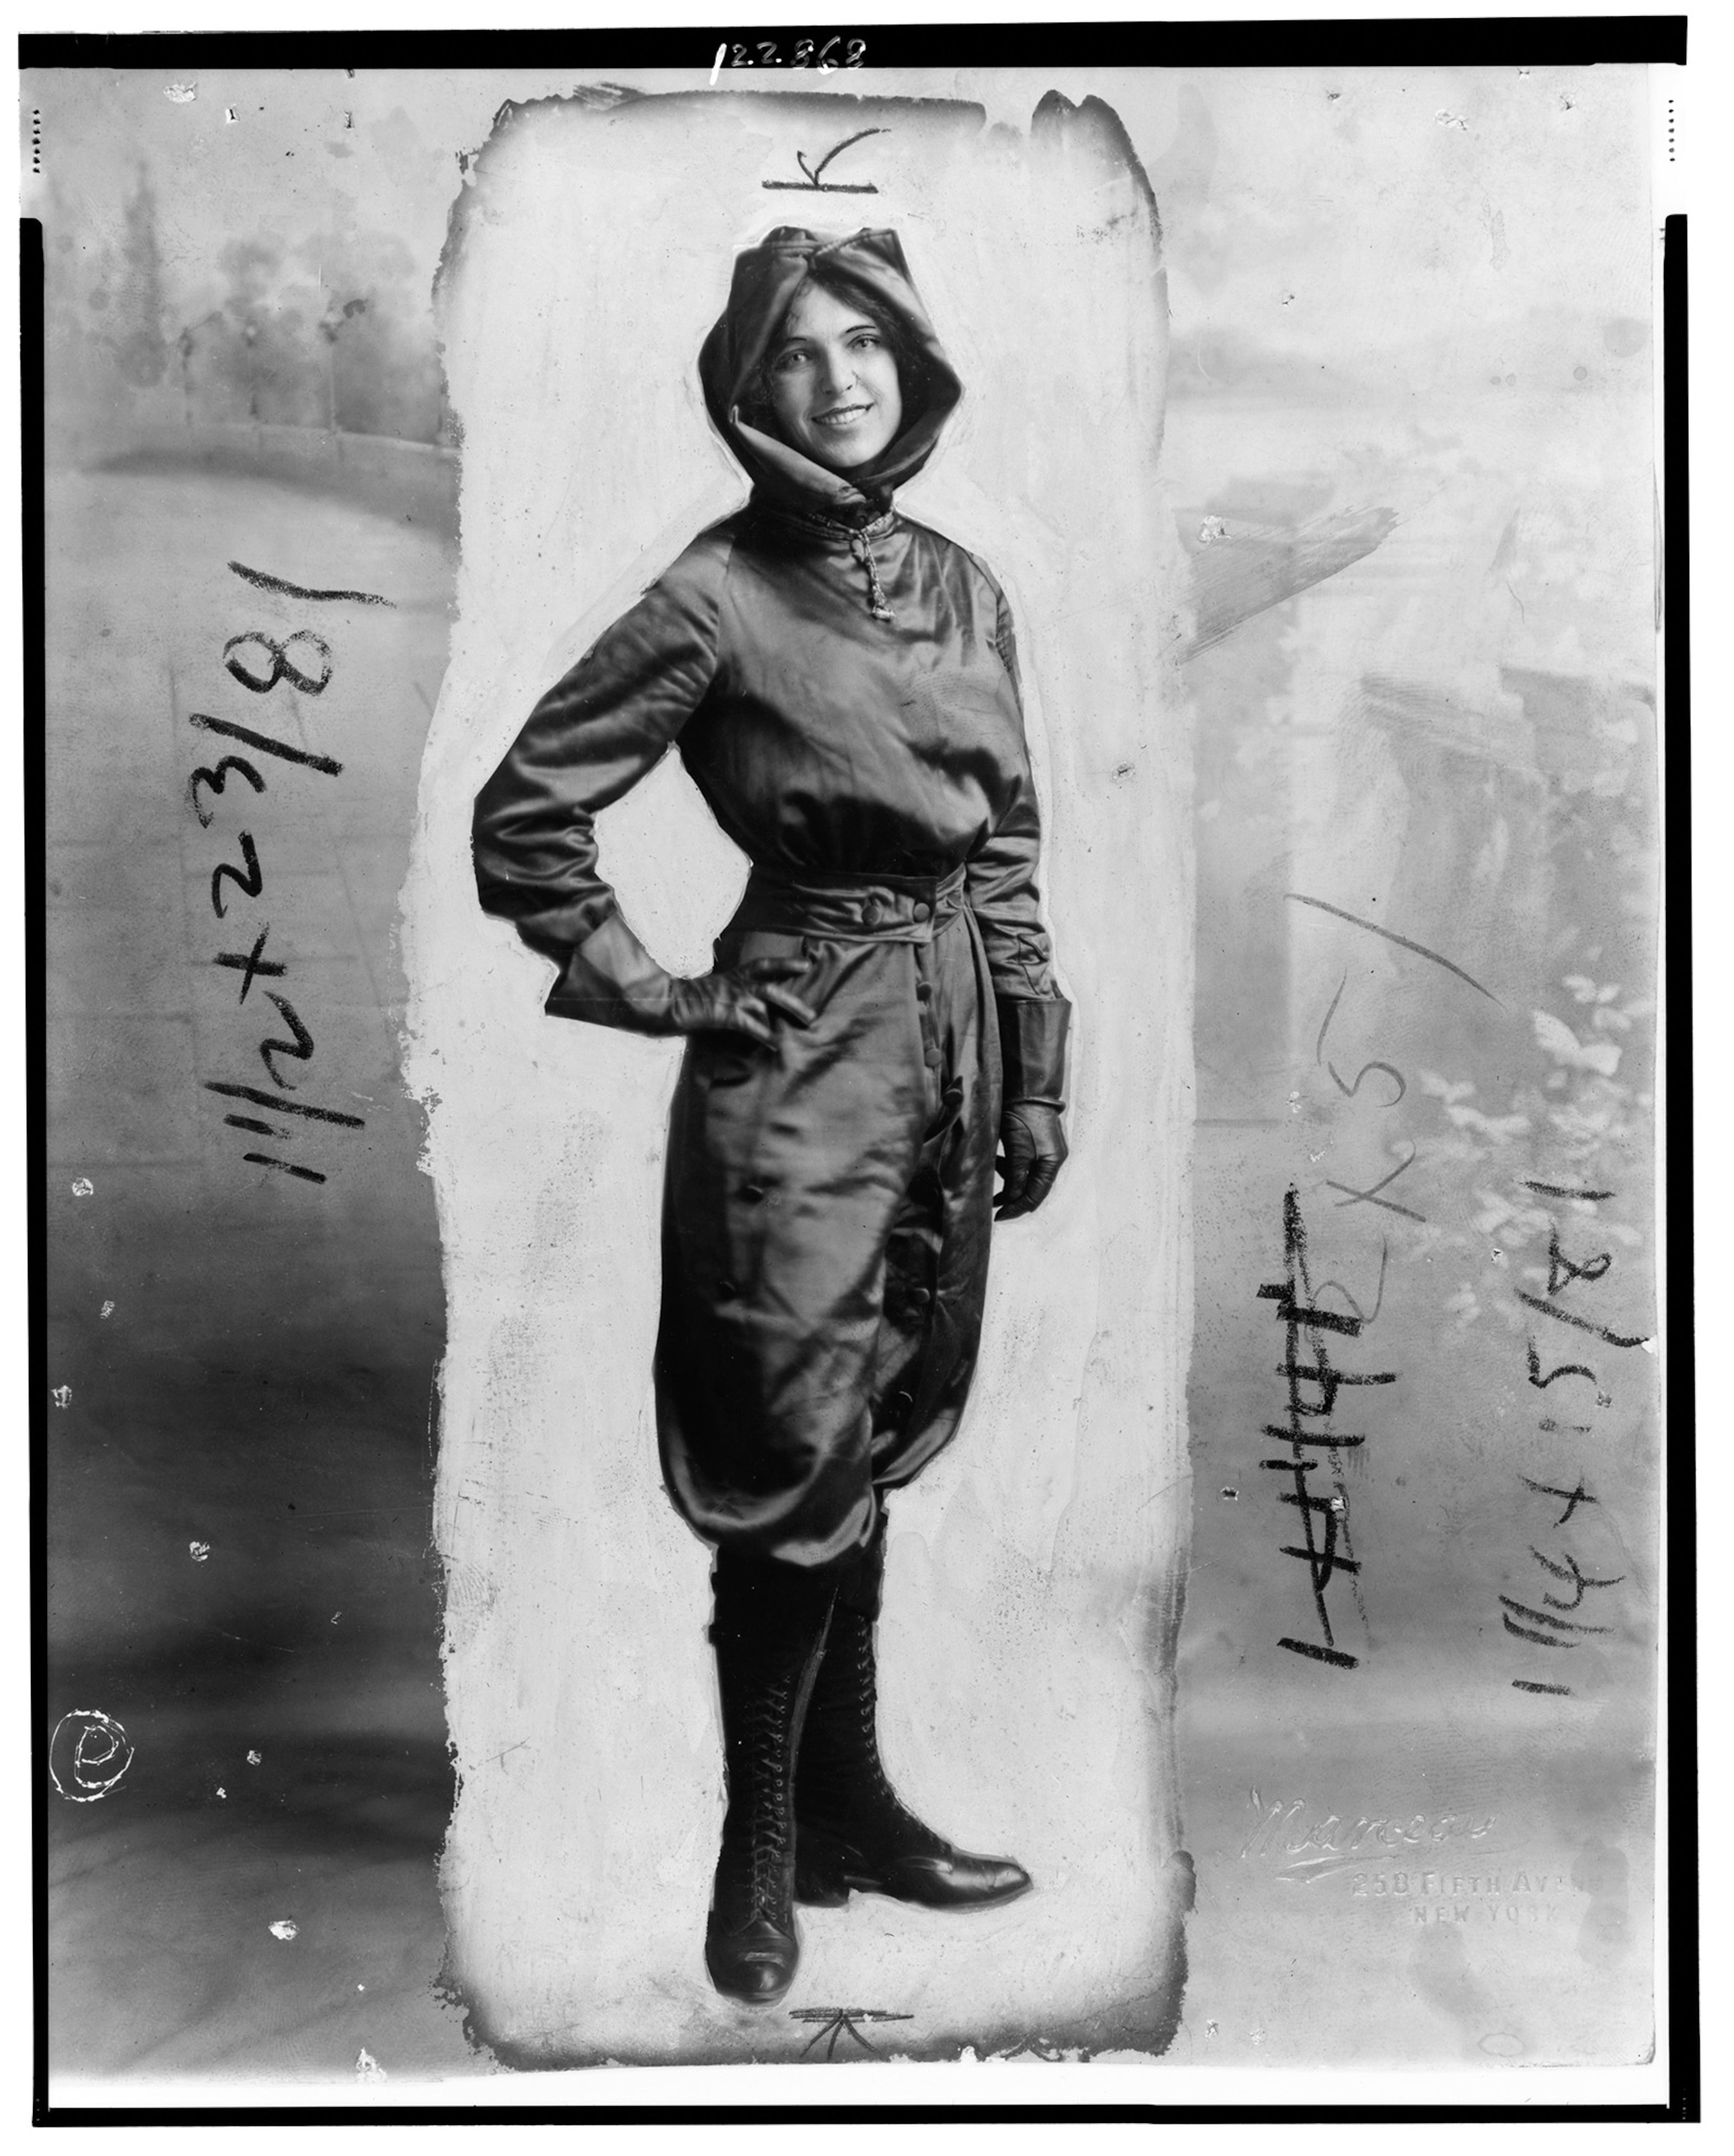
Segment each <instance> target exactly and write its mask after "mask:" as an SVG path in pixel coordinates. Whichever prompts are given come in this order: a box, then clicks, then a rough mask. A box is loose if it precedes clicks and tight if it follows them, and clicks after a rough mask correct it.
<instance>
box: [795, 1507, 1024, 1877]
mask: <svg viewBox="0 0 1734 2156" xmlns="http://www.w3.org/2000/svg"><path fill="white" fill-rule="evenodd" d="M883 1551H884V1540H883V1534H882V1532H881V1534H880V1536H879V1537H875V1542H874V1543H872V1544H870V1546H869V1548H868V1549H867V1550H866V1551H865V1552H864V1553H863V1556H862V1558H861V1560H860V1561H859V1563H858V1565H857V1568H856V1569H855V1571H854V1573H853V1575H851V1576H850V1577H849V1578H846V1579H845V1581H844V1584H843V1586H842V1588H841V1589H840V1591H839V1595H838V1599H837V1604H836V1607H835V1608H834V1610H833V1612H832V1614H831V1625H830V1630H829V1634H828V1635H827V1637H826V1641H825V1650H824V1655H823V1659H822V1661H821V1662H820V1665H819V1670H818V1678H817V1681H815V1683H814V1686H813V1697H812V1700H811V1702H809V1704H808V1710H807V1719H806V1723H805V1726H804V1727H803V1732H802V1737H801V1749H800V1757H799V1760H798V1764H797V1767H796V1771H795V1821H796V1827H795V1834H796V1848H795V1899H796V1900H797V1901H798V1902H807V1903H809V1904H811V1905H813V1906H814V1907H823V1908H836V1907H839V1906H840V1905H841V1904H842V1903H844V1902H847V1901H848V1899H849V1892H850V1889H851V1888H854V1889H856V1890H858V1891H859V1892H863V1893H868V1894H886V1895H889V1896H890V1897H891V1898H892V1899H893V1900H894V1901H898V1902H921V1903H922V1904H924V1905H925V1906H926V1907H928V1908H930V1909H979V1908H988V1907H993V1905H994V1904H996V1903H998V1902H1009V1901H1012V1900H1013V1899H1014V1898H1015V1897H1017V1896H1018V1895H1019V1894H1022V1893H1024V1892H1027V1891H1028V1889H1029V1885H1030V1877H1029V1873H1028V1872H1027V1871H1025V1870H1024V1869H1023V1866H1022V1865H1021V1864H1016V1863H1013V1861H1012V1859H1011V1858H1010V1857H1008V1856H974V1855H972V1853H971V1852H970V1851H967V1850H962V1849H957V1848H954V1847H953V1846H952V1844H951V1843H950V1842H948V1841H947V1840H946V1839H945V1837H944V1835H940V1834H936V1833H935V1831H934V1830H933V1829H932V1828H931V1827H930V1826H928V1825H926V1823H925V1822H924V1821H922V1820H919V1819H917V1818H916V1815H915V1814H914V1813H913V1812H912V1811H911V1810H910V1809H909V1808H908V1806H907V1805H906V1804H904V1803H903V1801H902V1799H900V1797H899V1796H898V1794H897V1793H896V1791H895V1789H893V1788H892V1787H891V1784H890V1780H889V1779H887V1777H886V1774H885V1768H884V1766H883V1764H882V1763H881V1762H880V1755H879V1738H878V1715H879V1684H878V1672H877V1667H876V1662H875V1654H874V1642H873V1630H874V1625H875V1620H876V1619H877V1617H878V1614H879V1590H880V1579H881V1577H882V1573H883V1563H884V1560H883Z"/></svg>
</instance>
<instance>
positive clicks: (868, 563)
mask: <svg viewBox="0 0 1734 2156" xmlns="http://www.w3.org/2000/svg"><path fill="white" fill-rule="evenodd" d="M849 552H850V553H851V554H853V555H854V557H855V559H856V560H857V561H858V562H859V563H860V565H861V567H863V568H864V570H865V571H866V572H867V611H868V612H869V613H870V614H871V615H872V616H873V619H875V621H895V620H896V619H897V617H896V615H895V614H894V613H892V611H891V609H890V606H889V605H888V604H887V603H886V600H885V586H884V585H883V584H882V583H880V580H879V564H878V562H875V560H874V558H873V547H872V542H870V540H869V538H868V536H867V534H866V533H865V532H864V531H851V532H850V533H849Z"/></svg>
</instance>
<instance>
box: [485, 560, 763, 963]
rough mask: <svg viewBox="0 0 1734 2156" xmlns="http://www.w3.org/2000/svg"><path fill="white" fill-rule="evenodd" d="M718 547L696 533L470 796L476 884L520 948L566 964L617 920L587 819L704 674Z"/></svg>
mask: <svg viewBox="0 0 1734 2156" xmlns="http://www.w3.org/2000/svg"><path fill="white" fill-rule="evenodd" d="M725 562H726V547H725V548H723V549H721V550H719V549H718V548H717V547H716V546H715V545H714V544H710V545H707V544H706V542H705V541H704V540H700V541H698V542H695V544H694V545H693V546H692V547H689V548H688V549H687V551H686V552H685V554H683V555H682V556H681V557H680V560H679V561H677V562H675V564H674V565H673V566H672V567H670V568H669V571H668V572H667V573H666V574H665V575H664V577H661V578H659V581H658V582H657V583H654V584H653V585H652V586H651V587H650V588H649V591H648V592H646V593H645V594H644V597H643V598H641V599H640V600H639V602H638V603H637V605H636V606H634V607H633V608H631V609H630V610H629V611H628V613H624V614H623V615H622V616H621V618H620V619H619V620H618V621H617V622H616V623H615V624H614V625H613V628H612V629H608V631H607V632H606V634H603V636H602V637H601V638H600V639H598V641H597V643H596V644H593V646H592V647H591V649H589V650H588V651H587V653H586V654H584V656H583V657H582V659H581V660H579V661H578V663H577V665H576V666H574V667H573V668H572V670H571V671H570V672H569V673H568V674H567V675H566V676H565V677H564V679H563V680H561V681H560V682H558V683H557V685H555V686H554V687H553V688H552V689H551V690H549V691H548V693H547V695H546V696H544V697H543V698H542V699H541V702H540V703H539V704H537V706H536V709H535V710H534V711H532V712H531V715H530V717H529V720H528V721H527V723H526V726H525V727H524V730H523V731H522V732H521V734H520V735H519V736H518V738H517V739H516V742H513V744H512V746H511V747H510V750H509V751H508V752H507V753H506V755H505V759H504V760H503V762H501V763H500V767H499V768H498V769H497V770H496V771H495V773H494V775H493V777H492V778H490V779H489V781H488V783H487V784H486V785H485V787H484V788H482V790H481V793H480V794H479V795H478V797H477V798H476V804H475V821H474V824H473V826H472V834H471V838H472V846H473V850H474V854H475V877H476V885H477V889H478V891H480V896H481V902H482V906H483V908H484V910H485V911H487V912H489V913H491V914H495V915H496V916H499V917H500V919H502V920H506V921H513V922H515V923H516V927H517V930H518V933H519V934H520V935H521V937H523V939H524V941H525V942H526V943H527V944H529V945H530V947H531V949H532V950H536V951H540V952H543V953H544V954H545V955H546V956H548V957H557V958H562V959H565V958H566V957H568V955H569V954H570V953H571V952H573V951H574V950H575V949H576V948H577V947H578V946H579V945H581V944H582V943H584V942H587V940H588V939H589V938H590V937H593V935H594V934H595V932H596V931H597V930H598V929H599V928H601V927H603V924H604V923H606V922H608V921H611V920H613V918H615V917H616V916H617V914H618V906H617V903H616V901H615V897H614V893H613V890H612V889H611V887H610V886H609V885H608V883H606V882H605V881H604V880H603V877H602V875H600V873H599V872H598V865H597V848H596V834H595V819H596V816H597V814H598V811H600V810H601V809H603V808H607V807H608V805H609V803H612V802H614V801H618V799H619V798H620V797H621V796H622V795H623V793H628V791H629V790H630V789H631V788H633V787H634V786H635V785H636V784H637V783H638V782H639V779H641V778H644V776H645V774H646V773H648V772H649V771H650V770H651V769H652V767H654V765H655V764H656V763H657V762H659V759H660V758H661V757H662V756H663V754H664V752H665V751H666V750H667V749H668V747H669V745H670V744H671V743H672V742H674V741H675V738H676V737H678V735H679V734H680V730H681V728H682V726H684V725H685V722H686V721H687V720H688V718H690V716H691V715H692V713H693V711H695V709H696V708H697V706H698V705H699V704H700V702H701V701H702V700H703V698H704V696H705V691H706V690H708V689H709V687H710V685H711V680H712V679H713V677H714V675H715V673H716V657H717V619H718V611H719V605H720V598H721V585H722V569H723V566H724V563H725Z"/></svg>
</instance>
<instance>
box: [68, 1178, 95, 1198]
mask: <svg viewBox="0 0 1734 2156" xmlns="http://www.w3.org/2000/svg"><path fill="white" fill-rule="evenodd" d="M95 1188H96V1185H95V1183H93V1182H92V1181H91V1180H90V1177H89V1176H88V1175H81V1176H80V1178H79V1179H78V1181H77V1182H76V1183H74V1184H73V1186H72V1194H73V1196H74V1198H88V1197H90V1195H91V1193H93V1192H94V1191H95Z"/></svg>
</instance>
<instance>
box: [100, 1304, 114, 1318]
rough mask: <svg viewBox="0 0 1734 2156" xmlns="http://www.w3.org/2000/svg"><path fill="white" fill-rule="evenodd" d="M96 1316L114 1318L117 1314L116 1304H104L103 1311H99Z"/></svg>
mask: <svg viewBox="0 0 1734 2156" xmlns="http://www.w3.org/2000/svg"><path fill="white" fill-rule="evenodd" d="M96 1314H97V1316H98V1317H113V1316H114V1314H115V1306H114V1304H113V1303H112V1302H105V1303H104V1305H103V1306H102V1307H101V1309H100V1311H98V1312H97V1313H96Z"/></svg>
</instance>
